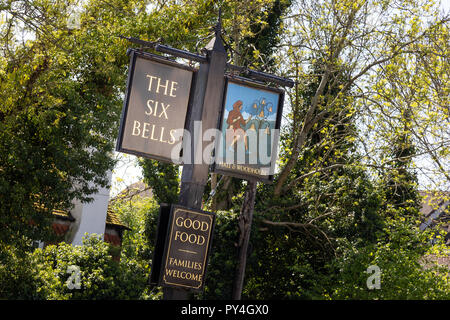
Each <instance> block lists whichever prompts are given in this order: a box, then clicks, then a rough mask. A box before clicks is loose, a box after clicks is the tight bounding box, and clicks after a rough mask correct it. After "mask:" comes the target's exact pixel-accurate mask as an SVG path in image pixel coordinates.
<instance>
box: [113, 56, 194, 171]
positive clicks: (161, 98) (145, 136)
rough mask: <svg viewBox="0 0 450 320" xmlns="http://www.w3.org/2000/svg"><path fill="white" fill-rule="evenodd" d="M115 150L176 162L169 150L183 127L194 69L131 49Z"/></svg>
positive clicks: (175, 157) (177, 158)
mask: <svg viewBox="0 0 450 320" xmlns="http://www.w3.org/2000/svg"><path fill="white" fill-rule="evenodd" d="M129 52H130V55H131V58H130V68H129V72H128V82H127V91H126V96H125V100H124V107H123V110H122V116H121V121H120V129H119V137H118V140H117V145H116V150H117V151H119V152H124V153H129V154H134V155H137V156H141V157H145V158H151V159H155V160H162V161H166V162H174V163H179V159H180V157H179V154H174V152H172V150H173V149H174V148H173V147H174V146H175V145H176V142H177V141H178V140H179V139H180V138H181V136H182V134H180V132H182V130H183V129H184V128H185V121H186V114H187V112H188V106H189V96H190V91H191V84H192V78H193V74H194V70H193V69H191V68H189V67H187V66H185V65H181V64H178V63H175V62H173V61H170V60H166V59H164V58H163V57H160V56H157V55H153V54H150V53H146V52H140V51H136V50H133V49H131V50H130V51H129Z"/></svg>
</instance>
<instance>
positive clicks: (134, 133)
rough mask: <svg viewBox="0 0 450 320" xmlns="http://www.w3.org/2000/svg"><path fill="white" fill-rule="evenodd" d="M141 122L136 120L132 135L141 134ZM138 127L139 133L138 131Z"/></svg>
mask: <svg viewBox="0 0 450 320" xmlns="http://www.w3.org/2000/svg"><path fill="white" fill-rule="evenodd" d="M140 127H141V123H140V122H139V121H137V120H134V123H133V132H132V133H131V135H133V136H139V135H140V134H141V129H140ZM136 129H137V133H136Z"/></svg>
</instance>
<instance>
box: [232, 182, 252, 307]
mask: <svg viewBox="0 0 450 320" xmlns="http://www.w3.org/2000/svg"><path fill="white" fill-rule="evenodd" d="M256 185H257V182H256V181H248V184H247V190H246V192H245V198H244V203H243V204H242V209H241V213H240V215H239V221H238V227H239V241H238V250H239V254H238V263H237V267H236V275H235V278H234V283H233V292H232V299H233V300H241V295H242V287H243V285H244V276H245V267H246V265H247V249H248V243H249V241H250V233H251V229H252V221H253V209H254V208H255V198H256Z"/></svg>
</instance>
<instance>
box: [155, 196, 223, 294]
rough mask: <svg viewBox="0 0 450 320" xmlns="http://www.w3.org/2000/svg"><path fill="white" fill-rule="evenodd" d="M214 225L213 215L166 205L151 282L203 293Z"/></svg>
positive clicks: (162, 206)
mask: <svg viewBox="0 0 450 320" xmlns="http://www.w3.org/2000/svg"><path fill="white" fill-rule="evenodd" d="M214 222H215V215H214V214H213V213H210V212H206V211H202V210H197V209H192V208H186V207H183V206H179V205H170V206H169V205H166V204H162V205H161V209H160V216H159V222H158V230H157V239H156V244H155V251H154V255H153V263H152V274H151V277H150V279H151V280H150V282H151V283H154V284H158V285H161V286H165V287H179V288H184V289H190V290H194V291H200V290H202V288H203V285H204V280H205V274H206V266H207V262H208V254H209V251H210V249H211V242H212V241H211V240H212V239H211V238H212V234H213V229H214Z"/></svg>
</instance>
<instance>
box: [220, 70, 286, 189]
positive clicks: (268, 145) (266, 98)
mask: <svg viewBox="0 0 450 320" xmlns="http://www.w3.org/2000/svg"><path fill="white" fill-rule="evenodd" d="M283 100H284V91H283V90H281V89H277V88H272V87H267V86H265V85H262V84H260V83H256V82H252V81H250V80H248V79H244V78H240V77H239V78H231V77H227V78H226V83H225V94H224V101H223V107H222V113H221V116H220V120H219V132H220V136H219V137H216V149H215V163H214V165H213V171H214V172H216V173H220V174H225V175H231V176H235V177H238V178H243V179H247V180H259V181H264V182H271V181H272V180H273V174H274V170H275V162H276V159H277V147H278V139H279V129H280V122H281V115H282V109H283Z"/></svg>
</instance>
